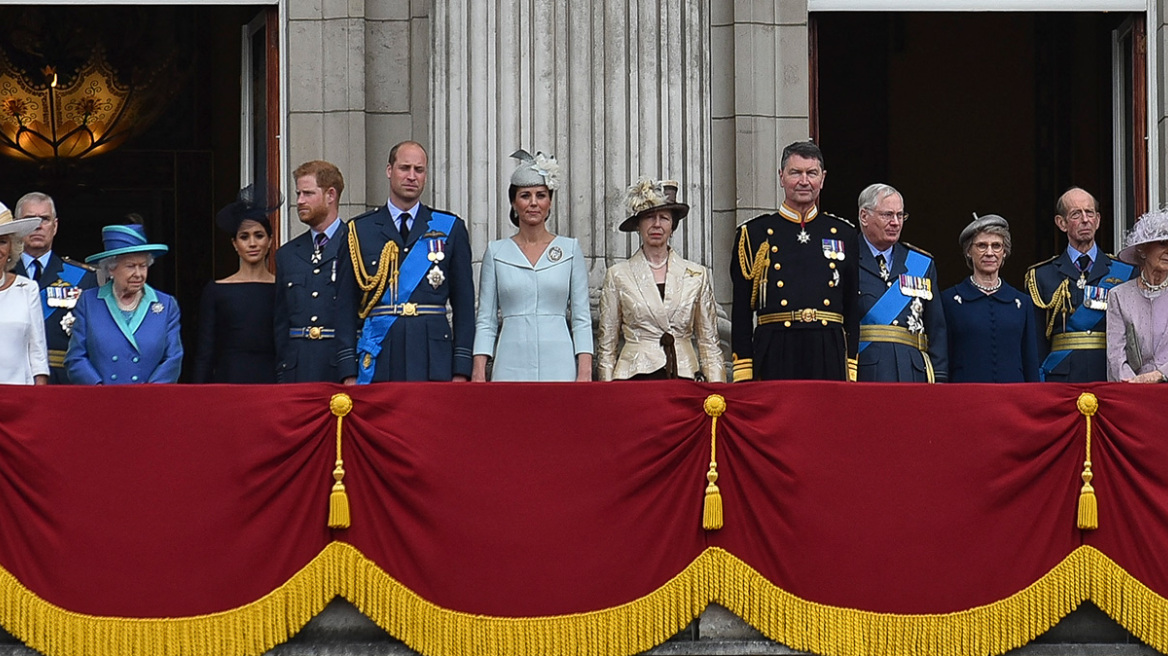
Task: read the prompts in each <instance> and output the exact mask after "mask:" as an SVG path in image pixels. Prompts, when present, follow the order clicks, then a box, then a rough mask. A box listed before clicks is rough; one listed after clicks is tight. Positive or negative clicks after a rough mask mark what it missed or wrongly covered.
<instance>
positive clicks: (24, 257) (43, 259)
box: [20, 248, 53, 273]
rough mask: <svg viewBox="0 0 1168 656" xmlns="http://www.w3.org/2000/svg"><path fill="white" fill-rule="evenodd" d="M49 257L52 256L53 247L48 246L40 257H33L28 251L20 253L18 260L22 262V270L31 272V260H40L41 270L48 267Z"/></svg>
mask: <svg viewBox="0 0 1168 656" xmlns="http://www.w3.org/2000/svg"><path fill="white" fill-rule="evenodd" d="M51 257H53V249H51V248H50V249H49V250H47V251H45V254H44V255H42V256H40V257H33V256H31V255H29V254H28V253H21V254H20V261H21V262H22V263H23V264H24V270H25V271H28V272H29V273H32V263H33V260H40V263H41V270H42V271H44V270H45V269H47V268H49V259H50V258H51Z"/></svg>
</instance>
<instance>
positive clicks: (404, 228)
mask: <svg viewBox="0 0 1168 656" xmlns="http://www.w3.org/2000/svg"><path fill="white" fill-rule="evenodd" d="M400 218H401V226H400V227H399V228H398V231H399V232H401V236H402V243H405V242H407V241H409V239H410V213H409V212H402V213H401V217H400Z"/></svg>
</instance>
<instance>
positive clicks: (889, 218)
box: [872, 212, 908, 223]
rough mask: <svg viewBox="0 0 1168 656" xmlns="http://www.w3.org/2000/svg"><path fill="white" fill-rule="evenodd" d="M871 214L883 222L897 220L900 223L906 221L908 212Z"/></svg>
mask: <svg viewBox="0 0 1168 656" xmlns="http://www.w3.org/2000/svg"><path fill="white" fill-rule="evenodd" d="M872 213H873V214H875V215H876V216H878V217H880V218H881V220H883V221H892V220H893V219H897V220H899V221H900V222H901V223H904V222H905V221H908V212H872Z"/></svg>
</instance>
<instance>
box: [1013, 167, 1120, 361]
mask: <svg viewBox="0 0 1168 656" xmlns="http://www.w3.org/2000/svg"><path fill="white" fill-rule="evenodd" d="M1099 221H1100V216H1099V203H1098V202H1096V200H1095V197H1094V196H1092V195H1091V194H1089V193H1087V192H1086V191H1084V190H1082V189H1080V188H1078V187H1071V188H1070V189H1068V190H1067V191H1066V192H1065V193H1064V194H1063V195H1062V196H1060V197H1059V200H1058V206H1057V208H1056V215H1055V217H1054V223H1055V225H1057V226H1058V228H1059V230H1062V231H1063V232H1065V233H1066V235H1067V248H1066V250H1065V251H1063V252H1062V253H1059V254H1058V255H1057V256H1055V257H1052V258H1051V259H1049V260H1046V261H1045V262H1039V263H1038V264H1035V265H1034V266H1032V267H1030V270H1028V271H1027V272H1026V289H1027V291H1029V292H1030V298H1031V299H1032V300H1033V301H1034V311H1035V317H1036V319H1037V324H1038V334H1039V339H1038V350H1039V353H1038V357H1039V358H1041V359H1042V366H1041V367H1040V368H1039V376H1040V377H1041V378H1042V380H1047V381H1055V382H1063V383H1086V382H1093V381H1105V380H1107V350H1106V349H1107V338H1106V336H1105V333H1104V330H1105V329H1106V327H1107V292H1108V290H1110V289H1111V288H1112V287H1114V286H1116V285H1118V284H1120V283H1122V282H1126V281H1127V280H1130V279H1131V278H1133V277H1134V276H1135V275H1136V270H1135V268H1134V267H1132V266H1131V265H1129V264H1125V263H1123V262H1120V261H1119V260H1117V259H1115V258H1113V257H1111V256H1109V255H1107V254H1106V253H1104V252H1103V251H1101V250H1100V249H1099V246H1098V244H1096V243H1095V233H1096V231H1098V230H1099Z"/></svg>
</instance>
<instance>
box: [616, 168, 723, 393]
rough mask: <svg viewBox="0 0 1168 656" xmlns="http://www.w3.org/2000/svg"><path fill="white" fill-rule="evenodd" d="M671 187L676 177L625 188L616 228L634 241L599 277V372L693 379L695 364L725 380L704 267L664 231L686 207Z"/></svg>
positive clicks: (708, 375)
mask: <svg viewBox="0 0 1168 656" xmlns="http://www.w3.org/2000/svg"><path fill="white" fill-rule="evenodd" d="M676 195H677V183H676V182H664V183H662V182H655V181H652V180H649V179H646V178H641V179H640V180H638V181H637V182H636V183H634V184H633V186H632V187H630V188H629V190H628V195H627V199H626V202H627V204H628V210H629V213H630V216H629V218H627V219H625V221H624V222H623V223H621V225H620V229H621V231H623V232H634V231H635V232H638V233H640V235H641V249H640V250H638V251H637V252H636V253H634V254H633V256H632V257H630V258H629V259H628V260H626V261H624V262H619V263H617V264H614V265H613V266H612V267H611V268H610V269H609V270H608V274H607V275H606V276H605V278H604V287H603V288H602V289H601V292H600V327H599V339H598V344H597V360H598V365H597V377H598V378H599V379H600V380H629V379H666V378H691V379H692V378H695V377H696V374H697V373H698V372H699V371H700V373H701V374H702V375H703V376H704V377H705V379H706V380H707V381H713V382H724V381H725V380H726V367H725V362H724V359H723V357H722V348H721V346H720V344H719V342H718V323H717V309H716V306H715V304H714V289H713V285H712V284H711V282H710V272H709V271H708V270H707V269H706V268H705V267H703V266H701V265H699V264H695V263H694V262H690V261H689V260H686V259H683V258H682V257H681V256H679V255H678V254H677V253H675V252H674V251H673V249H671V248H669V237H670V236H671V235H672V234H673V231H674V230H675V229H676V228H677V224H678V222H680V221H681V219H683V218H685V216H686V214H688V213H689V206H688V205H686V204H684V203H679V202H677V200H676ZM622 336H623V337H624V346H623V347H622V348H621V349H620V357H619V358H618V357H617V342H618V341H619V339H620V338H621V337H622ZM695 340H696V341H697V348H696V350H695V348H694V341H695Z"/></svg>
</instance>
